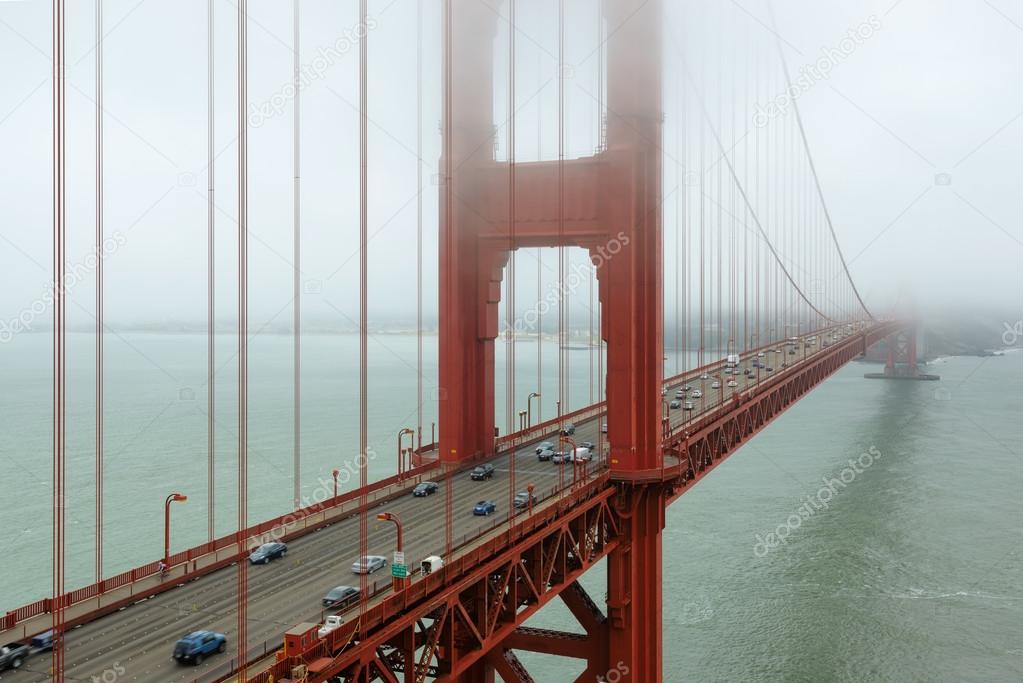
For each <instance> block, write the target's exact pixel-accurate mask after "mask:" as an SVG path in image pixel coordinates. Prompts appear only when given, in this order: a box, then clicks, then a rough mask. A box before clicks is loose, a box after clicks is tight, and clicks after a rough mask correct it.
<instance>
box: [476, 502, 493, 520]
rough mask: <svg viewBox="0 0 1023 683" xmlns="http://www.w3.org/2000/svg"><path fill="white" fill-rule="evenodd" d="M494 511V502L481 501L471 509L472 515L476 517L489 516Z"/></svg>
mask: <svg viewBox="0 0 1023 683" xmlns="http://www.w3.org/2000/svg"><path fill="white" fill-rule="evenodd" d="M495 510H497V506H496V505H494V501H492V500H481V501H480V502H478V503H476V506H475V507H474V508H473V509H472V514H474V515H476V516H477V517H485V516H486V515H489V514H490V513H492V512H494V511H495Z"/></svg>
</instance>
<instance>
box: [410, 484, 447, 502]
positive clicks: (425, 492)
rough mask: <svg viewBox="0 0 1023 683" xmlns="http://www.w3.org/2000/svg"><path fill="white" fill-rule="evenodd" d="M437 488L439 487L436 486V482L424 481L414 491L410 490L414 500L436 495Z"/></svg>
mask: <svg viewBox="0 0 1023 683" xmlns="http://www.w3.org/2000/svg"><path fill="white" fill-rule="evenodd" d="M438 488H440V487H439V486H437V482H435V481H424V482H423V483H422V484H418V485H417V486H416V487H415V488H414V489H412V495H413V496H415V497H416V498H425V497H426V496H432V495H433V494H435V493H437V489H438Z"/></svg>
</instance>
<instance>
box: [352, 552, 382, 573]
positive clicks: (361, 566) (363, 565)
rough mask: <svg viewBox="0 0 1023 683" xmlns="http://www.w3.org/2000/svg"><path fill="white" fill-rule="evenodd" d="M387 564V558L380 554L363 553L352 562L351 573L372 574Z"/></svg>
mask: <svg viewBox="0 0 1023 683" xmlns="http://www.w3.org/2000/svg"><path fill="white" fill-rule="evenodd" d="M385 566H387V558H386V557H383V556H382V555H364V556H363V557H362V559H359V560H356V561H355V562H354V563H353V564H352V573H353V574H372V573H373V572H375V571H376V570H378V569H383V568H384V567H385Z"/></svg>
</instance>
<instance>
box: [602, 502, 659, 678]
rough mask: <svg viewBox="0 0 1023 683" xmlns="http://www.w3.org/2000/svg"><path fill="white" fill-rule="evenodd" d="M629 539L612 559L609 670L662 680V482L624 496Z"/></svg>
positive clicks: (614, 552) (608, 586)
mask: <svg viewBox="0 0 1023 683" xmlns="http://www.w3.org/2000/svg"><path fill="white" fill-rule="evenodd" d="M621 503H622V504H624V505H626V506H627V508H628V509H627V510H620V514H621V520H622V523H623V524H624V528H623V529H621V531H622V532H623V537H624V538H625V539H626V541H625V542H624V543H622V544H621V545H620V546H619V547H618V548H617V549H615V550H613V551H612V552H611V555H610V557H609V558H608V571H607V608H608V645H609V647H608V663H609V665H608V669H607V670H608V671H611V670H612V669H613V670H616V671H618V672H619V674H620V675H621V676H622V677H627V678H628V680H635V681H660V680H662V657H663V644H662V634H661V619H662V600H663V588H662V585H661V579H662V574H663V571H662V566H661V561H662V552H661V540H662V538H661V532H662V531H663V530H664V506H665V499H664V495H663V494H662V493H661V491H660V486H656V485H652V486H646V487H641V488H633V489H632V490H630V491H627V492H625V493H623V494H622V501H621Z"/></svg>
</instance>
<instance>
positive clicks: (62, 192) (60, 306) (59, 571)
mask: <svg viewBox="0 0 1023 683" xmlns="http://www.w3.org/2000/svg"><path fill="white" fill-rule="evenodd" d="M64 18H65V17H64V0H53V295H54V304H53V539H52V540H53V573H52V579H53V600H54V604H53V606H52V608H51V624H52V626H53V633H54V644H53V668H52V671H51V676H52V677H53V680H54V681H56V682H57V683H63V681H64V607H65V605H64V600H63V595H64V483H65V472H64V466H65V448H64V446H65V441H64V437H65V431H64V415H65V407H66V406H65V396H64V385H65V370H64V359H65V348H64V344H65V341H66V335H65V329H64V322H65V318H64V316H65V303H66V302H65V292H64V269H65V254H64V250H65V246H66V241H67V224H66V220H65V219H66V216H65V200H66V188H65V179H66V176H65V168H64V158H65V139H64V133H65V127H64V105H65V85H64Z"/></svg>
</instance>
